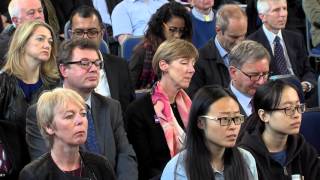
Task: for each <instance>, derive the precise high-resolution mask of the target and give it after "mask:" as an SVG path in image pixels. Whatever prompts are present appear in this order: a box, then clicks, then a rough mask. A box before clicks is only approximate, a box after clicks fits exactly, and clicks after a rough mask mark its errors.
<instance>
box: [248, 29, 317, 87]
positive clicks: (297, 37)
mask: <svg viewBox="0 0 320 180" xmlns="http://www.w3.org/2000/svg"><path fill="white" fill-rule="evenodd" d="M282 37H283V40H284V43H285V45H286V49H287V53H288V56H289V59H290V63H291V66H292V70H293V72H294V74H295V75H296V76H297V77H298V78H299V79H300V81H308V82H310V83H312V84H313V85H316V76H315V73H314V71H313V70H312V68H311V66H310V62H309V59H308V55H307V51H306V47H305V43H304V39H303V37H302V35H301V34H299V33H296V32H292V31H288V30H282ZM248 39H251V40H254V41H257V42H259V43H261V44H262V45H263V46H264V47H265V48H266V49H267V50H268V51H269V54H270V56H271V62H270V73H271V74H270V75H276V72H277V67H276V64H275V60H274V56H273V53H272V49H271V46H270V44H269V41H268V39H267V36H266V35H265V33H264V31H263V29H262V27H261V28H259V29H258V30H257V31H256V32H254V33H253V34H251V35H250V36H248Z"/></svg>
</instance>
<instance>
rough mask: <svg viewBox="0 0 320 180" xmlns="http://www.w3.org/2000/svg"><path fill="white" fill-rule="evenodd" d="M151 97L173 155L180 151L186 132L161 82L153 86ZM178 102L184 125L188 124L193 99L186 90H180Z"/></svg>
mask: <svg viewBox="0 0 320 180" xmlns="http://www.w3.org/2000/svg"><path fill="white" fill-rule="evenodd" d="M151 99H152V103H153V107H154V110H155V112H156V115H157V118H158V119H159V121H160V125H161V127H162V129H163V132H164V134H165V138H166V141H167V145H168V147H169V150H170V155H171V157H173V156H174V155H176V154H177V153H179V152H180V150H181V148H182V147H183V142H184V139H185V132H184V131H183V129H182V128H181V127H180V125H179V123H178V121H177V120H176V118H175V117H174V114H173V111H172V109H171V106H170V101H169V98H168V96H167V94H166V93H165V92H164V91H163V89H162V87H161V85H160V83H159V82H157V83H156V84H155V86H154V87H153V91H152V93H151ZM175 101H176V104H177V108H178V111H179V114H180V116H181V119H182V122H183V124H184V127H187V126H188V118H189V112H190V108H191V100H190V98H189V96H188V95H187V94H186V93H185V92H184V90H182V89H181V90H179V91H178V93H177V95H176V99H175Z"/></svg>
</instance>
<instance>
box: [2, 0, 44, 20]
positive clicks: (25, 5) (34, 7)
mask: <svg viewBox="0 0 320 180" xmlns="http://www.w3.org/2000/svg"><path fill="white" fill-rule="evenodd" d="M8 11H9V14H10V16H11V20H12V23H13V24H15V25H16V26H19V25H20V24H22V23H24V22H25V21H28V20H35V19H39V20H42V21H44V15H43V8H42V6H41V2H40V0H11V2H10V3H9V6H8Z"/></svg>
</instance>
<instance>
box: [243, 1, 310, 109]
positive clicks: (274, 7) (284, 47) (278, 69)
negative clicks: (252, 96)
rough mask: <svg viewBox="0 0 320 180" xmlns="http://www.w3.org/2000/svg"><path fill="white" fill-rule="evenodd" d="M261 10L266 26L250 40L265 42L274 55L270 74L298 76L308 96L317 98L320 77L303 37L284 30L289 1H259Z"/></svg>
mask: <svg viewBox="0 0 320 180" xmlns="http://www.w3.org/2000/svg"><path fill="white" fill-rule="evenodd" d="M257 9H258V13H259V17H260V19H261V20H262V23H263V25H262V27H261V28H260V29H258V30H257V31H256V32H254V33H253V34H251V35H250V36H249V37H248V39H251V40H254V41H257V42H259V43H261V44H263V45H264V46H265V47H266V49H267V50H268V51H269V53H270V55H272V56H271V63H270V74H271V75H279V74H291V75H295V76H296V77H297V78H298V79H299V80H300V81H301V86H302V88H303V91H304V92H305V93H306V99H308V96H309V97H310V100H311V99H316V97H315V96H316V93H315V91H314V87H315V85H316V77H315V73H314V72H313V70H312V68H311V66H310V62H309V60H308V57H307V52H306V47H305V43H304V39H303V36H302V35H301V34H299V33H296V32H291V31H288V30H284V28H285V25H286V22H287V16H288V11H287V2H286V0H277V1H273V0H258V1H257ZM277 44H278V45H277ZM279 47H280V49H281V50H280V51H279ZM280 57H281V58H280ZM282 57H283V58H282ZM279 59H280V60H279ZM281 59H283V60H281ZM281 61H282V62H281ZM281 64H283V65H281ZM283 67H284V68H283ZM311 97H312V98H311ZM309 103H310V104H309V105H310V106H313V105H315V104H314V103H313V102H312V100H311V101H309Z"/></svg>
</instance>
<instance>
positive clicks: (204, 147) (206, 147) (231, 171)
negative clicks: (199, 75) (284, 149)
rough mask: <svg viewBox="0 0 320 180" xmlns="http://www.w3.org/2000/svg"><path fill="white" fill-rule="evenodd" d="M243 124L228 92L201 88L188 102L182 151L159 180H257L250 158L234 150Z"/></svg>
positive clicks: (242, 118)
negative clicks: (186, 127)
mask: <svg viewBox="0 0 320 180" xmlns="http://www.w3.org/2000/svg"><path fill="white" fill-rule="evenodd" d="M243 121H244V116H243V115H241V114H240V109H239V104H238V103H237V101H236V100H235V98H234V97H233V96H232V95H231V94H230V93H229V92H228V91H226V90H224V89H223V88H222V87H219V86H205V87H203V88H201V89H200V90H199V91H198V92H197V93H196V95H195V96H194V98H193V100H192V106H191V111H190V116H189V126H188V129H187V139H186V146H185V150H183V151H182V152H180V153H179V154H178V155H177V156H175V157H174V158H173V159H172V160H171V161H170V162H169V163H168V164H167V166H166V168H165V169H164V171H163V174H162V177H161V179H163V180H167V179H179V180H183V179H188V180H199V179H210V180H212V179H227V180H228V179H230V180H231V179H237V180H245V179H258V176H257V169H256V164H255V160H254V158H253V156H252V155H251V154H250V153H249V152H248V151H246V150H244V149H241V148H236V147H234V146H235V143H236V139H237V136H238V133H239V130H240V126H241V123H243Z"/></svg>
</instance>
